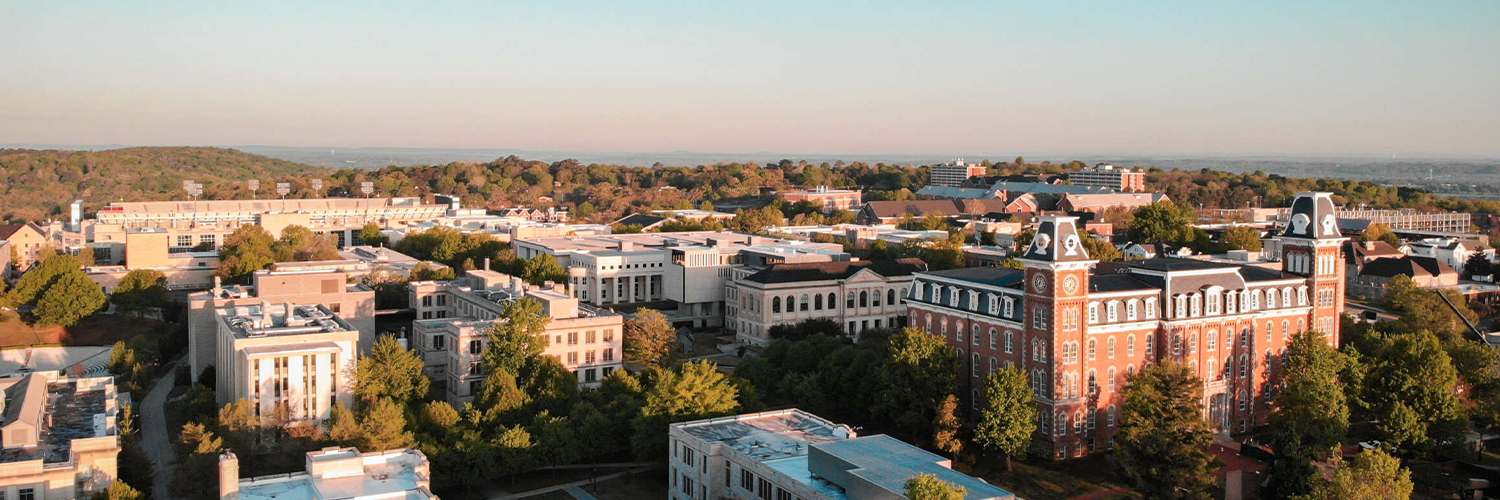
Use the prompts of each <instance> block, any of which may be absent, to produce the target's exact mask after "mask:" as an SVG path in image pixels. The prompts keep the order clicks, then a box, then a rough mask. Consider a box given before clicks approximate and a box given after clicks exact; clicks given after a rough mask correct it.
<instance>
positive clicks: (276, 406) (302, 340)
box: [215, 302, 360, 421]
mask: <svg viewBox="0 0 1500 500" xmlns="http://www.w3.org/2000/svg"><path fill="white" fill-rule="evenodd" d="M217 317H218V320H219V340H218V350H219V351H218V359H217V360H216V361H217V362H216V363H215V366H216V367H218V371H217V373H216V377H217V378H216V383H217V386H218V388H217V390H216V392H217V393H218V394H219V399H220V401H236V400H239V399H242V398H243V399H245V400H248V401H249V402H250V403H251V405H252V407H253V408H254V411H255V415H256V416H267V417H272V418H273V419H277V420H283V421H296V420H323V419H327V418H328V416H329V412H330V411H331V410H332V409H333V405H335V404H338V403H343V404H345V405H351V404H353V394H354V393H353V389H354V377H353V374H354V367H355V363H356V360H357V355H358V353H359V337H360V332H359V330H356V329H354V328H353V327H351V326H349V323H346V322H344V320H343V319H340V318H339V317H338V315H337V314H335V313H333V312H332V311H330V310H329V309H328V308H327V307H326V306H323V305H318V304H313V305H302V306H298V305H294V304H292V303H291V302H286V303H282V304H277V305H272V304H271V303H270V302H262V303H261V304H259V305H244V306H230V307H225V308H222V309H219V310H218V311H217Z"/></svg>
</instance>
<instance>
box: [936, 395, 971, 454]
mask: <svg viewBox="0 0 1500 500" xmlns="http://www.w3.org/2000/svg"><path fill="white" fill-rule="evenodd" d="M958 411H959V404H958V396H954V395H952V394H949V395H948V397H946V398H943V402H942V403H939V404H938V407H937V416H936V417H933V419H932V444H933V446H935V447H937V449H939V450H942V451H945V452H947V453H948V454H949V455H952V456H954V457H955V458H956V457H958V455H959V454H960V453H963V451H964V440H963V438H961V437H960V436H959V432H960V431H962V430H963V426H964V421H963V419H962V418H959V416H958Z"/></svg>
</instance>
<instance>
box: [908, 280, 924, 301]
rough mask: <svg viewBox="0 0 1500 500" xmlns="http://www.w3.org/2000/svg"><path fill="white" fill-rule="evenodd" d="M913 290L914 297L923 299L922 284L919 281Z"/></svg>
mask: <svg viewBox="0 0 1500 500" xmlns="http://www.w3.org/2000/svg"><path fill="white" fill-rule="evenodd" d="M911 290H912V292H911V293H912V296H913V297H917V298H921V297H922V282H920V281H918V282H916V283H915V284H913V286H912V289H911Z"/></svg>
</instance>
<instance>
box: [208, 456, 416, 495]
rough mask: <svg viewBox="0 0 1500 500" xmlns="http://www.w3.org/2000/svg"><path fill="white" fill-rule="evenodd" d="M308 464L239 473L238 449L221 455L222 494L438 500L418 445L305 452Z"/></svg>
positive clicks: (220, 482)
mask: <svg viewBox="0 0 1500 500" xmlns="http://www.w3.org/2000/svg"><path fill="white" fill-rule="evenodd" d="M306 464H307V469H306V471H305V472H297V473H293V474H277V475H274V476H262V477H256V478H250V479H240V460H239V457H237V456H235V454H234V452H232V451H231V452H225V453H224V454H222V455H219V498H220V499H221V500H324V499H327V500H334V499H337V500H437V498H438V497H437V495H434V494H432V473H431V469H430V465H429V464H428V462H427V455H425V454H423V453H422V452H421V451H420V450H414V449H406V448H401V449H395V450H386V451H372V452H369V453H360V452H359V450H358V449H356V448H337V447H332V448H324V449H322V450H318V451H309V452H307V460H306Z"/></svg>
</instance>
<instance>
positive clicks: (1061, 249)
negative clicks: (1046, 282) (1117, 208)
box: [1021, 216, 1090, 262]
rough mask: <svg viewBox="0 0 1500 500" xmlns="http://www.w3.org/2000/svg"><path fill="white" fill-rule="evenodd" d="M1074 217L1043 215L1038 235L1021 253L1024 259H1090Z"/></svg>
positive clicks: (1037, 231)
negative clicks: (1079, 236)
mask: <svg viewBox="0 0 1500 500" xmlns="http://www.w3.org/2000/svg"><path fill="white" fill-rule="evenodd" d="M1074 219H1075V218H1073V217H1056V216H1048V217H1043V218H1042V221H1041V223H1040V224H1038V225H1037V229H1036V236H1035V237H1033V238H1032V240H1031V245H1028V246H1027V247H1026V251H1025V252H1024V253H1023V254H1022V255H1021V258H1023V259H1030V260H1039V261H1046V262H1077V261H1087V260H1090V257H1089V253H1088V250H1085V249H1084V248H1083V241H1081V240H1079V239H1078V226H1077V225H1075V224H1074V223H1073V221H1074Z"/></svg>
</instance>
